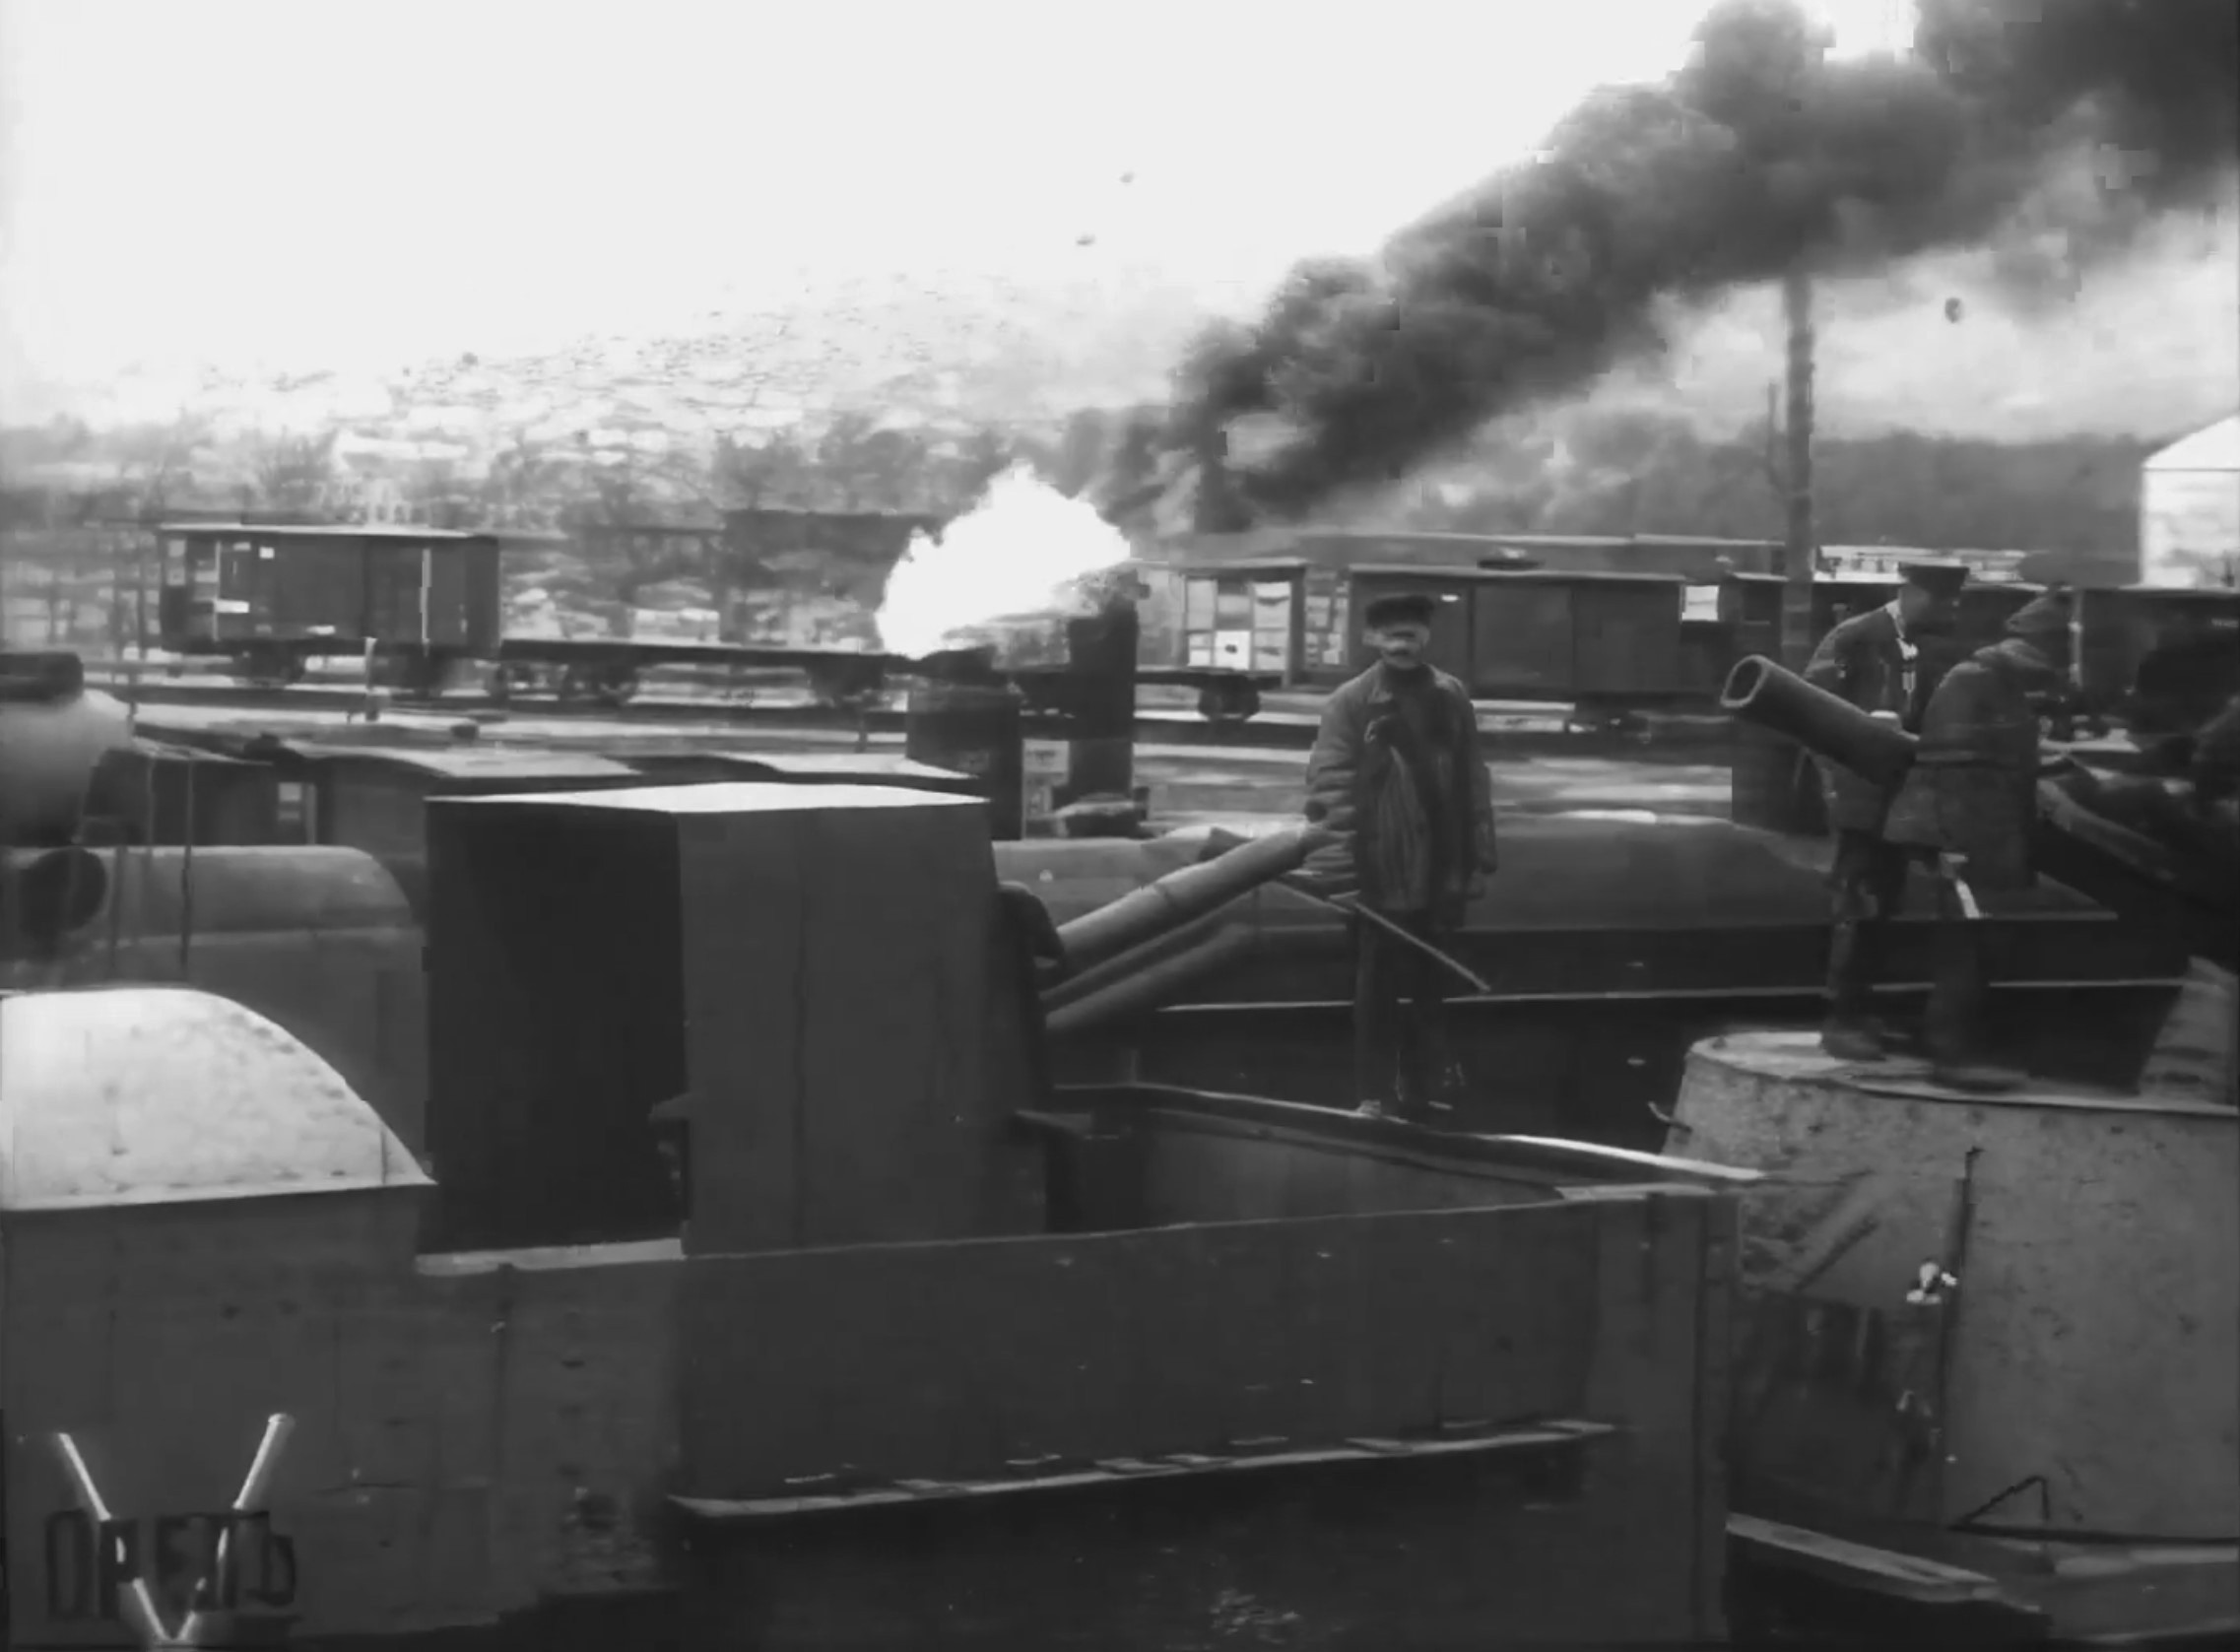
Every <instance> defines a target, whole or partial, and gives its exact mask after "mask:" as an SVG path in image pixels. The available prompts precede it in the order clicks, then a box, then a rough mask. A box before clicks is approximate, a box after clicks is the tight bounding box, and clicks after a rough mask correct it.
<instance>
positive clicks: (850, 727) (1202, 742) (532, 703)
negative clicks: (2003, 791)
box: [86, 666, 1725, 754]
mask: <svg viewBox="0 0 2240 1652" xmlns="http://www.w3.org/2000/svg"><path fill="white" fill-rule="evenodd" d="M159 669H161V668H159ZM86 683H87V686H88V687H89V688H98V689H100V690H102V691H103V692H105V693H108V694H114V695H116V696H117V697H119V698H123V699H131V700H134V701H136V702H137V703H138V704H140V705H144V706H149V707H157V706H165V705H169V706H181V707H184V706H195V707H206V708H209V709H211V710H238V711H243V712H254V711H264V712H269V713H273V714H275V715H282V716H285V715H288V714H291V713H294V714H298V715H304V716H310V717H317V718H325V717H332V716H335V715H338V714H348V713H352V712H356V711H360V710H362V709H363V708H364V707H365V706H366V704H367V703H368V698H369V695H368V692H367V690H366V688H365V687H364V686H363V685H362V684H360V683H351V682H327V683H297V684H292V685H289V686H286V687H277V686H260V685H256V684H249V683H241V682H237V681H230V680H224V679H218V678H203V679H200V680H197V679H193V678H185V679H181V678H171V677H165V676H153V677H151V676H140V677H138V678H137V679H136V678H135V677H134V675H133V674H132V673H131V672H129V671H118V670H115V669H113V668H112V669H109V670H102V669H99V668H98V667H94V666H89V667H88V669H87V673H86ZM680 687H682V686H681V685H680V686H670V685H659V686H657V687H656V688H655V691H654V692H652V693H644V692H641V693H639V694H635V695H633V696H631V697H629V698H627V699H625V700H622V701H620V702H615V701H608V700H601V699H572V698H561V697H559V696H557V695H552V694H521V693H518V692H516V693H513V694H506V695H503V696H499V695H494V694H485V693H475V692H465V691H461V692H453V693H445V694H436V695H433V696H427V695H416V696H407V695H404V694H397V693H395V692H393V691H387V690H384V691H381V692H380V695H379V698H378V699H377V701H376V702H375V703H377V704H378V705H379V706H380V707H381V708H382V709H383V711H384V712H386V713H395V714H407V715H416V716H423V717H427V716H438V717H439V716H455V717H457V718H459V719H460V720H462V721H474V722H479V723H490V724H498V723H502V722H503V721H504V720H505V719H507V718H508V717H522V718H537V719H540V720H544V719H562V720H577V719H580V720H583V721H586V722H607V723H626V724H632V725H638V726H643V727H651V728H659V727H662V726H665V725H666V726H674V727H691V726H696V727H703V728H704V727H719V728H734V729H770V730H815V731H821V732H826V733H832V734H856V733H869V734H874V735H899V734H901V733H902V732H903V730H904V724H905V712H904V710H903V707H902V704H901V700H902V696H901V695H900V694H894V695H890V696H889V697H888V698H887V699H886V700H885V701H883V702H879V703H874V704H871V705H868V706H845V705H834V704H831V703H829V702H826V701H823V700H820V699H819V698H817V697H816V696H815V695H814V694H812V693H810V692H809V691H808V690H807V689H806V688H805V687H802V686H800V685H798V684H786V685H782V686H773V687H771V688H767V689H758V690H754V691H751V694H752V697H745V696H742V695H740V694H737V693H736V692H735V693H732V694H725V693H722V692H721V691H717V690H705V691H702V692H699V693H693V692H691V691H690V690H689V689H687V690H685V692H679V688H680ZM1152 692H1153V694H1156V693H1157V691H1156V690H1155V689H1154V690H1153V691H1152ZM1286 697H1288V696H1286ZM1298 699H1299V704H1298V705H1297V706H1295V707H1294V706H1265V707H1263V708H1262V709H1261V710H1260V711H1258V712H1256V713H1255V714H1254V715H1252V716H1251V717H1249V718H1242V719H1229V720H1221V721H1214V720H1210V719H1208V718H1207V717H1205V716H1204V715H1202V714H1201V713H1200V712H1199V711H1197V710H1196V709H1194V708H1193V707H1191V706H1189V705H1187V704H1182V703H1176V702H1175V701H1174V700H1165V701H1163V702H1161V701H1158V700H1153V701H1152V702H1151V703H1144V702H1143V700H1142V699H1139V703H1138V706H1137V712H1136V731H1135V732H1136V739H1137V740H1138V741H1139V742H1140V743H1143V744H1156V745H1162V746H1195V747H1205V748H1208V749H1212V750H1219V749H1222V748H1227V749H1231V750H1262V751H1269V750H1274V751H1299V752H1304V751H1306V750H1307V749H1308V748H1309V747H1311V746H1312V745H1313V744H1314V737H1315V731H1316V728H1317V726H1318V724H1319V722H1320V715H1319V713H1320V705H1319V700H1320V696H1319V695H1314V694H1302V695H1300V696H1298ZM1568 713H1569V708H1568V707H1565V706H1558V705H1546V706H1518V705H1501V706H1481V708H1480V713H1479V716H1480V724H1481V726H1482V728H1483V729H1484V730H1485V731H1486V733H1487V734H1488V735H1489V736H1490V737H1491V738H1493V739H1494V740H1496V741H1498V742H1499V743H1500V744H1501V745H1503V746H1505V747H1512V748H1514V747H1529V748H1533V749H1536V750H1543V751H1579V752H1607V751H1612V750H1620V751H1630V752H1634V753H1641V752H1644V751H1653V750H1658V749H1665V750H1672V749H1676V748H1677V749H1681V750H1685V751H1687V752H1690V753H1694V754H1701V753H1702V752H1703V751H1705V750H1706V749H1707V748H1709V747H1714V746H1717V745H1719V744H1720V743H1721V742H1722V741H1723V740H1724V739H1725V730H1724V724H1723V722H1722V721H1721V720H1717V719H1706V718H1671V719H1656V720H1653V721H1650V722H1648V723H1646V724H1644V725H1642V726H1640V727H1637V728H1635V729H1633V730H1631V731H1628V732H1614V731H1606V730H1599V729H1593V728H1582V727H1578V726H1575V725H1574V724H1573V723H1572V721H1571V719H1570V717H1569V715H1568ZM1036 721H1037V719H1036V718H1035V717H1034V715H1033V714H1031V713H1029V715H1028V718H1027V732H1028V734H1029V735H1030V736H1031V735H1033V734H1034V732H1035V728H1034V725H1035V722H1036Z"/></svg>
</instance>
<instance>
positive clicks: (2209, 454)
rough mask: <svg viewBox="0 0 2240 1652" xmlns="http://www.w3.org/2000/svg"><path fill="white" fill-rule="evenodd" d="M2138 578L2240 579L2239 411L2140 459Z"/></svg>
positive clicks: (2190, 582) (2174, 581) (2168, 581)
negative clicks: (2152, 454)
mask: <svg viewBox="0 0 2240 1652" xmlns="http://www.w3.org/2000/svg"><path fill="white" fill-rule="evenodd" d="M2139 577H2140V582H2141V584H2146V585H2168V586H2179V587H2191V588H2196V589H2199V588H2201V587H2204V586H2216V585H2236V584H2240V414H2235V415H2234V416H2233V417H2232V418H2230V419H2223V420H2219V421H2218V422H2217V423H2216V424H2214V425H2211V426H2209V427H2208V428H2207V430H2196V431H2195V432H2194V433H2193V434H2192V435H2190V436H2187V437H2186V438H2185V439H2184V440H2182V441H2177V442H2173V443H2172V444H2171V445H2170V446H2168V447H2165V448H2164V449H2162V451H2161V452H2159V453H2157V454H2155V455H2154V456H2153V457H2151V458H2150V459H2148V460H2147V461H2146V463H2145V465H2144V466H2143V467H2142V468H2141V473H2140V479H2139Z"/></svg>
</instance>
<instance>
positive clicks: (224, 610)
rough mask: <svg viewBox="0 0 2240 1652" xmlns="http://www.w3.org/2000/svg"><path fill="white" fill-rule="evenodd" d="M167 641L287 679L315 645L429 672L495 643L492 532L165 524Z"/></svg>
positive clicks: (490, 651)
mask: <svg viewBox="0 0 2240 1652" xmlns="http://www.w3.org/2000/svg"><path fill="white" fill-rule="evenodd" d="M156 534H157V538H158V541H159V542H160V546H161V550H162V559H163V566H164V590H163V596H162V598H161V601H160V604H159V613H160V617H161V624H160V632H161V637H162V642H163V645H164V647H165V648H166V649H168V650H170V651H172V652H174V653H180V654H200V655H211V654H216V655H220V656H223V657H225V658H228V659H231V660H232V661H233V662H234V663H235V665H236V666H238V667H239V668H240V669H241V670H243V671H244V672H246V673H247V674H249V675H250V676H252V677H256V678H262V679H273V680H278V681H282V682H288V681H293V680H295V679H296V678H297V677H300V676H301V675H302V670H303V662H304V661H305V660H307V659H310V658H311V657H313V656H315V655H321V654H359V653H365V652H367V651H369V650H370V651H371V652H373V653H375V654H376V655H382V656H388V657H390V658H392V659H401V660H404V661H407V662H410V666H409V668H408V674H409V675H429V676H432V675H435V674H437V673H439V672H440V670H441V667H442V666H443V664H445V663H447V662H449V661H451V660H455V659H490V658H494V657H495V655H496V654H497V651H498V640H499V631H500V628H501V624H502V618H501V617H502V613H503V605H502V603H501V601H500V592H499V585H498V552H497V540H496V538H495V537H494V536H493V535H490V534H477V533H456V532H451V531H448V530H445V529H439V528H413V527H396V526H390V525H386V524H375V523H331V524H329V523H320V524H316V525H292V526H286V527H281V526H272V525H266V524H244V523H217V524H213V523H185V522H180V523H167V524H165V525H164V526H162V527H159V528H158V529H157V530H156Z"/></svg>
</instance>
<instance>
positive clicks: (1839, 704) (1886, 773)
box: [1719, 654, 1915, 786]
mask: <svg viewBox="0 0 2240 1652" xmlns="http://www.w3.org/2000/svg"><path fill="white" fill-rule="evenodd" d="M1719 708H1720V709H1721V710H1723V711H1725V712H1726V713H1727V714H1728V715H1729V716H1730V717H1735V718H1739V719H1740V720H1741V721H1743V722H1746V723H1754V724H1756V725H1757V726H1758V727H1759V728H1763V729H1769V730H1771V731H1772V732H1773V733H1775V734H1779V735H1783V736H1786V737H1787V738H1788V739H1791V740H1794V741H1795V742H1797V744H1798V745H1800V746H1802V747H1804V748H1805V750H1806V751H1808V752H1810V753H1812V755H1813V756H1814V757H1819V758H1825V759H1827V760H1829V761H1830V762H1835V763H1840V764H1842V765H1843V766H1844V767H1845V768H1848V769H1850V770H1851V772H1852V773H1854V774H1856V775H1858V776H1859V777H1860V778H1861V779H1863V780H1867V781H1871V782H1873V783H1874V784H1876V785H1878V786H1894V785H1896V784H1897V783H1898V782H1899V781H1900V780H1902V779H1904V778H1905V774H1906V770H1907V769H1909V768H1911V767H1912V766H1913V754H1914V746H1915V741H1914V737H1913V736H1912V735H1910V734H1908V733H1906V731H1905V730H1904V729H1901V728H1899V727H1898V726H1897V724H1895V723H1888V722H1883V721H1881V720H1879V719H1878V718H1876V717H1872V716H1870V715H1868V714H1867V713H1866V712H1864V711H1862V710H1860V709H1859V707H1858V706H1856V705H1853V704H1852V703H1851V702H1850V701H1849V700H1846V699H1844V698H1842V697H1840V696H1839V695H1836V694H1829V693H1828V692H1827V691H1826V690H1825V689H1816V688H1814V687H1813V686H1812V684H1810V683H1808V682H1806V681H1805V680H1804V679H1803V678H1802V677H1799V676H1798V675H1797V674H1796V673H1795V672H1793V671H1789V670H1786V669H1784V668H1783V667H1781V666H1778V665H1776V664H1775V663H1774V662H1773V661H1771V660H1769V659H1766V658H1765V657H1764V656H1763V655H1760V654H1751V655H1750V656H1748V657H1747V658H1746V659H1742V660H1738V661H1736V662H1735V669H1734V670H1733V671H1731V672H1729V673H1728V674H1727V686H1726V688H1725V690H1724V691H1722V692H1721V694H1720V695H1719Z"/></svg>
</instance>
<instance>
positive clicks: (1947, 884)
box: [1884, 588, 2072, 1090]
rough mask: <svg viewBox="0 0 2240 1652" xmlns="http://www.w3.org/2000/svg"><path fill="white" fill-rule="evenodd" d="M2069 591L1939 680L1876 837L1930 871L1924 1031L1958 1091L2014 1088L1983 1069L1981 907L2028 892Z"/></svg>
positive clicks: (1937, 1063) (2001, 1070) (1985, 973)
mask: <svg viewBox="0 0 2240 1652" xmlns="http://www.w3.org/2000/svg"><path fill="white" fill-rule="evenodd" d="M2071 619H2072V614H2071V605H2070V597H2069V593H2068V592H2067V591H2064V590H2061V589H2058V588H2057V589H2055V590H2050V591H2048V592H2046V593H2045V594H2044V595H2042V596H2039V597H2037V598H2034V599H2033V600H2032V601H2031V602H2030V603H2029V604H2028V605H2027V606H2025V607H2024V608H2022V609H2021V610H2019V611H2018V612H2017V613H2015V614H2014V615H2013V617H2012V618H2010V619H2009V621H2008V622H2007V633H2006V635H2004V636H2003V637H2001V638H2000V640H1999V641H1997V642H1995V643H1993V644H1991V645H1990V646H1989V647H1987V648H1979V649H1977V650H1976V651H1975V652H1974V653H1973V654H1971V655H1969V656H1968V658H1966V659H1965V660H1962V661H1961V662H1960V663H1959V664H1958V665H1956V666H1954V667H1953V668H1952V669H1951V670H1950V671H1949V672H1948V673H1946V674H1945V676H1944V680H1943V681H1942V682H1940V683H1939V684H1938V686H1937V692H1936V694H1933V695H1932V696H1931V697H1930V701H1929V706H1928V710H1927V711H1926V713H1925V714H1924V715H1923V718H1922V723H1921V741H1920V745H1919V746H1918V748H1917V749H1916V751H1915V753H1914V760H1913V767H1912V768H1911V769H1910V770H1909V771H1908V772H1907V774H1906V777H1905V779H1904V781H1903V782H1901V783H1900V785H1899V787H1898V791H1897V796H1896V797H1895V798H1894V799H1893V800H1892V802H1891V804H1890V813H1889V820H1888V823H1887V825H1886V826H1885V828H1884V835H1885V836H1886V838H1887V839H1888V841H1889V842H1890V844H1891V845H1892V846H1893V847H1894V848H1896V849H1897V850H1898V851H1899V852H1900V853H1902V854H1907V855H1912V856H1917V857H1920V858H1922V859H1924V860H1927V861H1929V862H1931V863H1932V864H1933V865H1934V866H1935V868H1936V871H1937V874H1938V876H1937V958H1936V964H1935V967H1934V970H1933V973H1932V976H1931V981H1930V988H1929V1015H1928V1020H1927V1024H1926V1027H1925V1031H1926V1034H1927V1036H1926V1040H1925V1042H1926V1043H1927V1046H1928V1054H1929V1059H1930V1063H1931V1068H1932V1073H1933V1076H1934V1077H1935V1078H1936V1079H1937V1080H1938V1082H1940V1083H1942V1084H1944V1085H1947V1086H1949V1087H1951V1088H1953V1089H1957V1090H2012V1089H2014V1088H2015V1087H2017V1086H2018V1085H2020V1084H2021V1083H2022V1076H2021V1075H2020V1074H2019V1073H2016V1072H2013V1071H2011V1070H2009V1069H2008V1068H2005V1067H2003V1066H1999V1065H1995V1064H1994V1063H1992V1062H1991V1061H1990V1060H1989V1059H1988V1058H1987V1053H1986V1043H1985V1036H1984V1031H1985V1029H1984V1011H1985V1008H1986V1004H1987V1000H1988V998H1989V992H1990V964H1989V959H1988V958H1986V956H1985V946H1984V943H1985V940H1986V932H1985V930H1984V928H1983V925H1982V922H1981V918H1980V909H1979V908H1978V907H1977V904H1976V903H1977V900H1978V899H1979V898H1980V897H1981V896H1984V895H1990V896H1993V897H1994V899H1995V900H1996V898H1997V897H1998V896H2000V895H2003V894H2008V893H2011V892H2018V891H2022V890H2026V889H2028V888H2029V887H2030V884H2031V881H2032V878H2033V876H2034V874H2033V872H2032V869H2031V864H2030V838H2031V834H2032V828H2033V827H2034V826H2035V825H2036V823H2037V818H2038V779H2039V776H2040V775H2041V774H2042V773H2043V772H2045V771H2046V769H2047V768H2048V766H2049V765H2048V764H2047V763H2046V761H2045V760H2044V758H2043V755H2042V742H2041V739H2040V735H2039V717H2040V715H2041V713H2042V712H2043V711H2044V709H2045V708H2046V707H2047V706H2048V705H2049V704H2051V703H2052V702H2053V701H2054V700H2056V699H2057V698H2058V697H2059V695H2060V694H2061V692H2062V688H2063V686H2064V684H2065V683H2066V681H2067V679H2068V672H2069V662H2070V658H2071Z"/></svg>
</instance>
